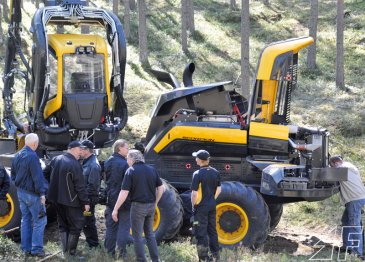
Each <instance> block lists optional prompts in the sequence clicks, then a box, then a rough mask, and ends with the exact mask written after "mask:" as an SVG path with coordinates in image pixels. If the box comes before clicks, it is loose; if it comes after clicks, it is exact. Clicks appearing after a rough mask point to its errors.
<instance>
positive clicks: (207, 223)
mask: <svg viewBox="0 0 365 262" xmlns="http://www.w3.org/2000/svg"><path fill="white" fill-rule="evenodd" d="M193 156H194V157H195V160H196V163H197V165H198V166H199V167H200V169H199V170H197V171H195V172H194V174H193V181H192V183H191V191H192V192H191V203H192V207H193V215H194V222H193V228H194V236H195V238H196V240H197V251H198V257H199V261H208V260H209V256H208V246H209V249H210V252H211V254H212V257H213V260H214V261H218V260H219V244H218V235H217V230H216V218H215V216H216V202H215V198H217V197H218V195H219V194H220V192H221V182H220V176H219V172H218V171H217V170H216V169H215V168H213V167H211V166H209V160H210V155H209V153H208V151H206V150H199V151H197V152H194V153H193ZM207 236H208V237H207ZM208 239H209V241H208Z"/></svg>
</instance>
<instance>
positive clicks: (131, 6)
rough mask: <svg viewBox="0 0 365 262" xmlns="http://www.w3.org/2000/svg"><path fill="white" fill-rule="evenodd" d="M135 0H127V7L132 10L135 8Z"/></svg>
mask: <svg viewBox="0 0 365 262" xmlns="http://www.w3.org/2000/svg"><path fill="white" fill-rule="evenodd" d="M136 7H137V6H136V0H129V8H130V9H131V10H132V11H134V10H136Z"/></svg>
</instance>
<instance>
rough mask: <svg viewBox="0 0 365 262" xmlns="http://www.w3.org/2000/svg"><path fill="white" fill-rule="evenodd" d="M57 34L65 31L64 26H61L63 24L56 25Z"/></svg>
mask: <svg viewBox="0 0 365 262" xmlns="http://www.w3.org/2000/svg"><path fill="white" fill-rule="evenodd" d="M56 31H57V34H63V33H64V32H65V28H64V27H63V25H57V29H56Z"/></svg>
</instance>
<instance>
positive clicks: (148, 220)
mask: <svg viewBox="0 0 365 262" xmlns="http://www.w3.org/2000/svg"><path fill="white" fill-rule="evenodd" d="M127 161H128V165H129V166H130V167H129V168H128V170H127V172H126V174H125V176H124V179H123V184H122V190H121V191H120V193H119V197H118V200H117V203H116V204H115V207H114V210H113V213H112V217H113V220H114V221H115V222H117V221H118V210H119V208H120V206H121V205H122V204H123V203H124V201H125V199H126V198H127V196H128V195H129V194H130V198H131V202H132V206H131V221H132V235H133V240H134V251H135V253H136V256H137V261H147V260H146V256H145V253H144V244H143V238H142V232H143V231H144V234H145V237H146V241H147V247H148V250H149V252H150V257H151V259H152V261H153V262H155V261H159V259H158V250H157V242H156V238H155V233H154V232H153V219H154V216H155V209H156V206H157V203H158V201H159V200H160V198H161V196H162V194H163V191H164V186H163V184H162V181H161V179H160V176H159V174H158V172H157V170H156V169H154V168H153V167H152V166H149V165H146V164H145V163H144V158H143V155H142V153H141V152H140V151H138V150H130V151H129V152H128V155H127ZM156 189H157V191H156Z"/></svg>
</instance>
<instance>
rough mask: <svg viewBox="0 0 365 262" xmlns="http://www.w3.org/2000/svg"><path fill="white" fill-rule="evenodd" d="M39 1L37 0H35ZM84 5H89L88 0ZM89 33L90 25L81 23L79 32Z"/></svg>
mask: <svg viewBox="0 0 365 262" xmlns="http://www.w3.org/2000/svg"><path fill="white" fill-rule="evenodd" d="M37 1H39V0H37ZM86 5H87V6H88V5H89V0H87V1H86ZM89 33H90V26H88V25H81V34H85V35H87V34H89Z"/></svg>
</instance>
